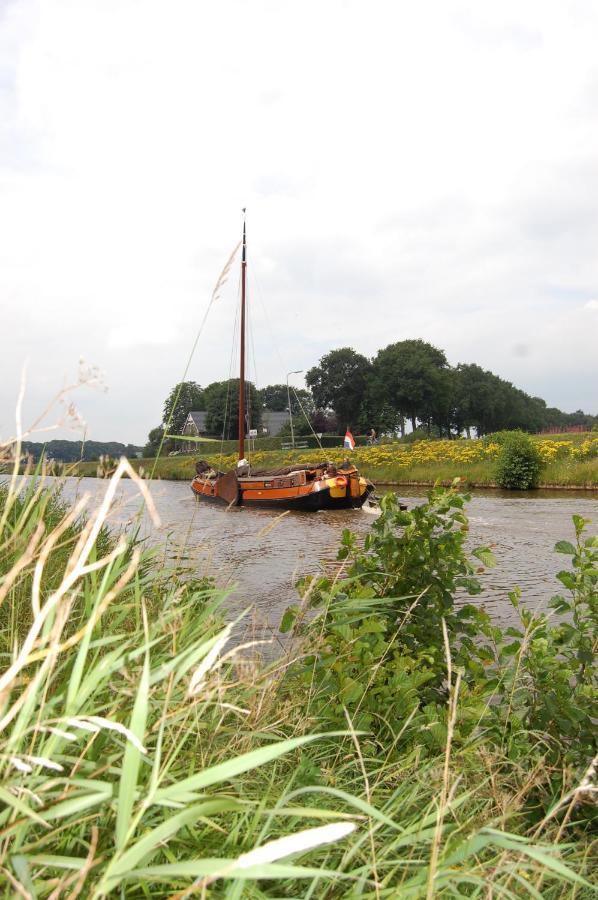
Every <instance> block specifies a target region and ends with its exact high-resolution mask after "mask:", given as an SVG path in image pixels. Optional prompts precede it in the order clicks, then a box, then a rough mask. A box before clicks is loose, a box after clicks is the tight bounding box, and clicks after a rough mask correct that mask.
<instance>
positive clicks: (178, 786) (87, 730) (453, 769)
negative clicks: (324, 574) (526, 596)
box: [0, 465, 597, 900]
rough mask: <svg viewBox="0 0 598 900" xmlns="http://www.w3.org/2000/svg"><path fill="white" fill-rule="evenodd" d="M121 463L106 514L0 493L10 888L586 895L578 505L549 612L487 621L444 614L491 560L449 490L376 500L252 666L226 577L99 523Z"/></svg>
mask: <svg viewBox="0 0 598 900" xmlns="http://www.w3.org/2000/svg"><path fill="white" fill-rule="evenodd" d="M124 474H125V467H124V465H123V466H121V467H120V468H119V470H118V471H117V472H116V474H115V476H114V477H113V479H112V480H111V481H110V482H107V485H106V487H107V499H106V502H105V504H104V505H103V506H102V507H100V509H99V510H98V511H94V510H87V509H86V507H85V505H84V501H83V500H81V501H80V503H79V505H78V506H77V507H76V508H74V509H71V508H67V507H65V506H64V505H62V504H61V502H60V500H59V499H57V498H56V495H55V494H52V493H49V492H47V491H45V490H44V488H43V485H42V484H34V483H33V481H30V483H29V486H28V487H27V488H26V492H25V493H24V494H23V493H21V492H20V490H19V486H18V485H16V486H15V488H14V489H4V490H2V491H0V611H1V614H2V628H1V629H0V654H1V658H2V666H1V671H0V697H1V706H0V798H1V800H2V805H1V806H0V872H1V873H2V877H1V878H0V895H1V896H3V897H7V898H8V897H13V896H29V897H43V898H45V897H50V896H52V897H62V896H72V897H75V896H85V897H90V898H103V897H107V896H121V895H123V896H124V895H125V894H126V895H127V896H152V897H170V896H177V897H186V896H189V893H188V892H192V893H193V895H194V896H195V895H197V896H202V897H214V898H216V897H226V898H230V900H233V898H241V897H242V898H256V900H258V898H267V897H271V898H274V897H277V898H280V897H301V898H329V900H332V898H338V897H347V898H395V897H405V898H422V900H423V898H427V900H431V898H436V897H446V898H457V897H460V898H462V897H476V898H489V897H497V898H498V897H511V898H513V897H515V898H518V897H525V898H527V897H543V898H548V900H557V898H571V900H573V898H574V897H575V898H578V900H583V898H589V897H591V896H595V893H594V890H593V888H592V886H591V883H590V880H591V878H592V871H593V862H594V856H595V842H594V840H593V838H592V832H591V817H592V807H591V805H590V804H591V799H592V797H591V786H592V783H593V777H594V776H593V775H592V773H591V767H590V761H591V758H592V753H593V752H594V746H593V745H594V735H593V731H594V729H593V717H594V716H595V715H596V710H595V701H596V689H595V675H596V672H595V668H594V666H595V661H594V659H592V656H591V654H590V655H589V656H588V647H591V645H592V641H593V640H595V626H596V574H595V573H596V553H597V550H596V540H595V539H594V541H592V540H591V539H587V538H586V537H585V534H584V522H583V521H582V520H579V521H576V522H575V530H573V529H572V534H571V538H572V541H573V543H571V544H568V543H567V542H566V541H563V542H561V546H560V552H561V553H563V554H564V557H563V559H564V563H565V561H566V559H567V557H570V565H571V562H572V564H573V569H572V570H571V572H570V573H569V572H567V571H565V572H564V573H563V577H562V579H561V580H562V583H563V584H562V589H563V592H564V597H562V598H560V599H559V601H558V602H557V605H556V607H555V609H554V611H553V619H552V620H551V621H549V620H548V618H547V617H545V616H542V615H538V616H532V615H531V614H530V613H529V612H526V611H525V610H522V611H521V613H520V615H521V623H520V627H519V628H511V629H510V630H509V632H508V633H505V634H503V633H502V632H500V630H499V629H498V628H497V627H496V625H495V624H494V623H493V622H492V621H491V620H490V619H489V617H488V616H487V614H485V613H484V612H483V611H482V610H480V608H479V607H477V606H473V605H471V606H466V607H462V608H460V609H459V610H457V609H455V608H454V606H453V597H454V595H455V593H456V592H457V591H459V592H460V593H461V594H463V592H465V593H469V594H471V595H475V594H477V593H478V592H479V589H480V587H479V584H478V583H477V581H476V578H475V570H476V569H478V568H479V566H480V565H492V562H493V560H492V554H491V553H490V551H489V550H488V549H487V548H478V549H477V550H476V551H474V556H473V558H471V559H470V558H468V557H467V556H466V554H465V551H464V540H465V534H466V525H467V520H466V509H465V500H464V498H463V497H462V496H461V495H459V494H456V493H455V492H453V491H449V492H443V491H436V492H435V493H434V495H433V496H431V498H430V501H429V503H428V504H426V505H424V506H420V507H418V508H417V509H416V510H413V511H412V512H404V511H401V510H400V509H399V508H398V505H397V503H396V501H394V500H393V497H392V495H389V496H388V498H387V499H386V500H385V501H384V503H383V512H382V515H381V516H380V518H379V519H377V520H376V521H375V523H374V525H373V527H372V533H371V537H370V538H369V539H368V549H367V553H364V552H363V550H362V549H361V548H360V547H359V546H358V545H357V543H356V542H355V540H354V538H352V537H351V536H350V535H349V534H347V535H345V537H344V538H343V544H342V547H341V551H340V556H341V557H342V561H341V563H339V565H341V566H342V569H341V570H339V573H338V575H337V577H335V578H318V579H317V580H315V581H312V580H310V579H308V580H306V582H304V583H303V584H302V585H301V586H300V593H299V595H298V603H297V605H296V607H295V608H293V609H291V610H289V611H288V612H287V614H286V615H285V618H284V621H283V625H282V627H283V628H284V629H285V630H289V629H292V630H293V631H294V633H295V636H296V640H297V642H300V644H297V645H296V646H297V649H296V651H295V654H294V656H293V657H288V658H285V659H284V660H282V661H279V662H277V663H276V664H274V665H272V666H270V668H265V667H263V666H261V665H260V664H259V662H256V661H249V660H248V659H247V657H245V658H244V659H243V657H242V655H240V651H238V650H237V651H236V652H233V651H229V643H228V641H229V638H230V634H231V626H224V625H223V624H222V621H221V617H222V614H223V612H224V609H225V604H226V595H224V594H223V593H222V592H221V591H219V590H218V588H217V587H216V586H214V585H213V584H211V583H210V582H207V581H205V580H201V579H200V580H197V578H189V573H184V572H180V573H179V572H177V571H176V570H171V571H166V572H165V571H164V570H163V560H162V556H161V555H160V554H158V556H155V555H154V554H153V553H152V552H150V551H147V550H143V549H142V548H141V547H139V546H138V545H137V544H136V543H135V539H134V537H130V536H128V537H126V538H122V539H119V538H118V536H112V537H111V536H110V535H109V534H108V533H107V532H106V530H105V528H104V522H105V518H106V515H107V514H108V511H109V507H110V496H111V495H113V494H114V493H115V492H116V488H117V484H118V479H119V478H120V477H121V476H122V475H124ZM128 474H129V476H130V477H133V478H135V474H134V472H129V473H128ZM138 486H139V489H140V490H142V491H143V490H145V485H144V483H143V482H141V481H138ZM455 526H459V527H455ZM315 562H316V561H314V563H315ZM513 603H514V605H515V606H516V607H517V597H516V595H513ZM308 608H311V610H312V614H311V615H310V616H306V615H305V613H306V611H307V609H308ZM571 615H573V617H574V619H575V622H576V629H571V628H569V629H568V630H567V627H566V622H567V621H568V618H570V617H571ZM238 627H242V626H238ZM592 629H594V630H592ZM588 642H589V644H588ZM245 653H247V651H245Z"/></svg>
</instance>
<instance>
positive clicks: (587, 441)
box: [73, 436, 598, 489]
mask: <svg viewBox="0 0 598 900" xmlns="http://www.w3.org/2000/svg"><path fill="white" fill-rule="evenodd" d="M576 437H578V436H576ZM537 443H538V446H539V447H540V448H541V451H542V454H543V460H544V465H543V469H542V473H541V479H540V480H541V484H542V485H543V486H547V487H577V488H586V489H597V488H598V438H592V437H585V438H584V440H577V441H569V440H565V439H563V440H561V441H553V440H547V439H539V440H538V441H537ZM498 449H499V448H498V446H497V445H495V444H493V443H484V442H482V441H420V442H418V443H416V444H413V445H409V444H399V443H396V444H381V445H378V446H375V447H360V448H358V449H356V450H355V452H354V453H352V454H351V460H352V461H353V462H355V464H356V465H357V466H359V469H360V471H361V472H362V473H363V474H364V475H365V476H366V477H367V478H371V480H372V481H374V482H379V483H387V484H388V483H392V484H398V485H401V484H403V485H408V484H429V485H433V484H435V483H436V482H438V481H439V482H441V483H444V484H447V485H448V484H451V483H452V481H453V479H454V478H457V477H460V478H463V479H465V481H466V483H469V484H471V485H475V486H487V487H492V486H494V485H495V481H494V478H495V468H496V459H497V455H498ZM199 455H201V456H202V458H205V459H207V460H208V461H209V462H211V463H212V464H213V465H214V466H216V467H219V468H222V469H227V468H232V467H233V466H234V465H235V462H236V456H235V454H234V453H228V454H226V455H223V456H220V455H219V454H204V452H203V451H202V450H200V451H198V456H199ZM346 457H347V451H344V450H343V449H342V448H330V449H325V450H323V451H322V450H295V451H281V450H277V451H276V450H267V451H264V450H259V451H257V452H256V453H254V454H253V456H252V462H253V464H254V465H255V466H257V467H259V468H276V467H278V466H283V465H289V464H291V463H294V462H295V463H306V462H316V461H318V460H320V459H322V458H324V459H331V460H333V461H335V462H341V461H342V460H343V459H345V458H346ZM196 458H197V457H196V456H195V455H181V456H174V457H164V458H162V459H159V460H158V461H157V462H156V461H155V460H151V459H145V460H133V461H132V465H133V466H134V467H135V469H136V470H137V471H140V472H142V473H143V474H145V475H149V474H150V473H151V472H152V471H153V472H154V473H155V477H157V478H164V479H169V480H175V481H177V480H179V481H188V480H190V479H191V478H192V477H193V474H194V471H195V469H194V466H195V459H196ZM73 471H74V473H75V474H81V475H91V476H94V475H96V474H97V471H98V465H97V464H95V463H81V464H79V465H78V466H77V467H76V468H75V469H74V470H73Z"/></svg>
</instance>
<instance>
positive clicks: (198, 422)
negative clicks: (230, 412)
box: [182, 409, 207, 453]
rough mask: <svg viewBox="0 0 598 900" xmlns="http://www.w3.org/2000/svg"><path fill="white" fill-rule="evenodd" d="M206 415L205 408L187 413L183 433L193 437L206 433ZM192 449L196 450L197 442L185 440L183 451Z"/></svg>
mask: <svg viewBox="0 0 598 900" xmlns="http://www.w3.org/2000/svg"><path fill="white" fill-rule="evenodd" d="M206 416H207V413H206V411H205V409H199V410H193V411H192V412H190V413H189V414H188V415H187V418H186V419H185V424H184V425H183V432H182V433H183V434H188V435H189V436H193V437H204V435H205V433H206ZM194 450H197V444H196V443H195V442H194V441H189V442H188V443H187V441H185V443H184V444H183V451H184V452H185V453H192V452H193V451H194Z"/></svg>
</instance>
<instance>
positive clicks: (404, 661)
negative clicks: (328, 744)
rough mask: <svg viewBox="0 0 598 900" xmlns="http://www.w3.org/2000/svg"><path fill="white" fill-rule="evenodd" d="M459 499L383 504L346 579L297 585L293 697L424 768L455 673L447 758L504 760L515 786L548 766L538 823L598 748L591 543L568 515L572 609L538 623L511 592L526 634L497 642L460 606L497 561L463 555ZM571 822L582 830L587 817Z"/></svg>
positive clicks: (540, 616)
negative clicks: (301, 651) (512, 768)
mask: <svg viewBox="0 0 598 900" xmlns="http://www.w3.org/2000/svg"><path fill="white" fill-rule="evenodd" d="M466 499H467V498H466V497H464V496H463V495H459V494H457V492H456V491H455V489H451V490H449V491H442V490H440V489H435V490H434V491H432V492H431V494H430V496H429V500H428V502H427V503H425V504H423V505H422V506H420V507H416V508H415V509H414V510H412V511H410V512H405V511H401V510H400V509H399V508H398V505H397V501H396V499H395V498H394V497H393V495H387V496H386V497H385V498H383V501H382V512H381V515H380V517H379V518H378V520H377V521H376V523H375V524H374V526H373V528H372V533H371V534H370V535H369V536H368V538H367V539H366V541H365V543H364V545H363V547H360V546H359V545H358V544H357V541H356V537H355V535H353V534H351V533H350V532H345V534H344V537H343V545H342V547H341V550H340V552H339V557H340V558H341V559H343V560H345V562H346V563H348V565H347V567H346V568H345V570H344V572H343V577H342V578H338V577H336V578H319V579H307V580H305V581H304V582H303V583H302V585H301V590H302V593H303V597H304V599H303V602H302V604H301V605H300V606H296V607H292V608H290V609H288V610H287V611H286V613H285V616H284V617H283V622H282V626H281V627H282V629H283V630H287V631H289V630H291V629H292V630H294V632H295V633H296V634H297V635H301V636H302V637H303V639H304V640H305V641H306V646H305V652H306V654H307V655H306V657H304V659H303V660H302V662H301V663H299V664H296V665H295V667H294V669H293V670H292V673H291V677H292V681H291V689H293V690H296V691H301V690H309V692H310V696H311V701H310V705H311V709H312V712H314V713H317V715H318V716H319V717H323V718H324V720H325V721H327V722H330V723H331V724H333V725H339V724H340V723H341V722H342V721H343V719H345V720H346V718H347V714H348V715H349V717H350V720H351V721H352V722H353V725H354V726H355V727H356V728H362V729H364V730H367V731H368V732H370V733H371V735H372V737H371V740H373V741H374V745H375V747H376V748H377V752H380V750H381V749H382V748H387V747H388V746H389V742H390V745H391V746H392V748H393V754H394V753H396V754H397V757H398V758H403V757H404V755H405V754H409V753H417V755H418V758H422V757H424V758H425V757H426V756H429V755H432V756H433V755H434V754H435V753H437V752H438V751H439V750H440V748H442V747H443V746H445V744H446V741H447V735H448V728H449V720H448V717H449V708H448V707H447V703H448V701H449V699H450V695H449V689H448V685H449V684H450V672H451V671H452V672H453V673H454V672H457V673H458V677H459V684H460V693H459V712H458V715H457V716H456V717H455V721H454V722H453V723H452V725H451V741H452V744H453V746H454V747H459V748H461V749H462V751H463V752H467V751H468V748H470V747H471V748H476V747H477V748H479V747H483V752H484V754H491V755H492V754H500V755H504V756H503V761H502V762H501V766H503V765H504V764H505V760H511V761H512V762H513V765H516V766H519V767H521V771H522V775H524V772H525V771H528V772H530V773H532V772H534V771H536V770H537V767H538V766H545V768H546V779H547V784H546V789H545V792H544V793H542V794H538V793H537V794H536V797H535V800H534V804H533V805H532V806H531V807H530V822H534V821H535V822H537V821H538V819H537V807H538V805H539V806H540V808H543V809H544V811H545V812H546V811H547V810H550V809H551V808H552V807H553V804H554V803H555V797H558V796H559V794H560V795H563V794H565V793H566V785H567V784H570V779H571V773H573V778H574V779H575V780H576V782H579V781H580V780H581V779H582V778H583V777H584V775H585V771H586V769H587V768H588V766H589V765H590V762H591V760H592V758H593V756H594V754H595V753H596V749H597V747H596V743H597V742H596V729H595V722H596V718H597V716H598V683H597V674H598V669H597V666H596V645H595V642H596V633H597V630H598V594H597V584H598V538H596V537H588V536H586V533H585V527H586V524H587V521H586V520H584V519H583V518H582V517H580V516H574V517H573V523H574V528H575V535H576V540H575V543H574V544H572V543H569V542H568V541H560V542H559V543H558V544H557V545H556V548H555V549H556V551H557V552H560V553H563V554H565V555H569V556H571V557H572V569H571V570H565V571H562V572H560V573H559V575H558V578H559V580H560V581H561V582H562V584H563V585H564V586H565V587H566V588H567V590H568V596H566V597H565V596H556V597H554V598H553V600H552V602H551V608H552V612H551V614H546V613H542V612H540V613H532V612H530V611H529V610H528V609H526V608H525V607H524V606H523V605H521V604H520V603H519V594H518V592H517V591H516V590H515V591H513V593H512V594H511V601H512V603H513V606H514V608H515V609H516V610H517V613H518V615H519V618H520V626H519V627H513V626H510V627H508V628H506V629H505V630H504V631H503V630H502V629H501V628H499V627H498V626H497V625H496V624H495V623H493V622H492V621H491V620H490V619H489V617H488V615H487V614H486V613H485V612H484V611H483V610H482V609H481V608H480V607H473V606H472V605H471V604H467V603H465V602H464V601H465V598H464V596H463V595H464V594H465V593H469V594H476V593H478V592H479V590H480V585H479V583H478V581H477V579H476V578H475V575H474V568H476V571H480V569H479V566H475V563H474V560H477V561H478V562H479V563H481V564H482V565H483V566H492V565H494V562H495V559H494V555H493V553H492V551H491V550H490V549H489V548H484V547H481V548H477V549H475V550H473V551H471V554H470V555H468V554H467V553H466V552H465V548H464V537H465V535H466V533H467V519H466V517H465V513H464V508H463V507H464V502H465V500H466ZM457 600H458V603H457V602H456V601H457ZM310 608H311V609H313V608H315V609H316V610H318V612H317V613H316V615H315V616H314V615H313V613H311V612H310ZM447 670H448V673H449V677H448V681H447ZM449 706H450V704H449ZM476 752H477V751H476ZM524 777H525V776H524ZM531 777H532V778H533V776H531ZM584 799H585V798H584V797H583V796H582V797H580V800H582V801H583V800H584ZM534 810H536V811H534ZM552 814H553V813H551V815H552ZM577 816H578V821H582V820H585V818H586V816H587V817H588V820H589V819H591V810H590V809H589V808H588V809H587V810H584V809H583V808H581V807H580V808H579V809H578V810H577Z"/></svg>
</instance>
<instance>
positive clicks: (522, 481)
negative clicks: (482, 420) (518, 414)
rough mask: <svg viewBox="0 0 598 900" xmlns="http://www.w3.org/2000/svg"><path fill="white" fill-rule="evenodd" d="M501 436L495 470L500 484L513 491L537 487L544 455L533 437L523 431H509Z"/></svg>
mask: <svg viewBox="0 0 598 900" xmlns="http://www.w3.org/2000/svg"><path fill="white" fill-rule="evenodd" d="M495 437H497V438H498V437H499V435H496V436H495ZM500 438H501V439H500V441H497V442H498V443H500V444H501V451H500V454H499V457H498V463H497V466H496V471H495V478H496V483H497V484H498V486H499V487H502V488H505V489H507V490H511V491H527V490H530V488H535V487H537V486H538V483H539V481H540V472H541V470H542V457H541V455H540V452H539V450H538V448H537V447H536V445H535V444H534V442H533V441H532V440H531V438H530V437H528V435H526V434H524V433H523V432H521V431H512V432H507V433H505V434H504V435H502V436H500Z"/></svg>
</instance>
